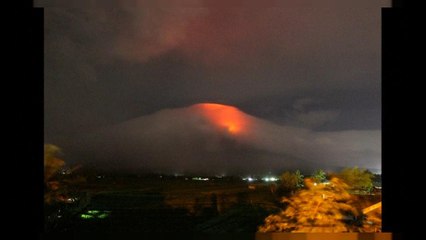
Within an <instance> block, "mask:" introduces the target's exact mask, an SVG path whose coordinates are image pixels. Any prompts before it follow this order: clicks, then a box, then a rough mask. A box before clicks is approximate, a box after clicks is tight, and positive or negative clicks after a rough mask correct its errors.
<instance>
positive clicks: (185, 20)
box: [35, 0, 390, 161]
mask: <svg viewBox="0 0 426 240" xmlns="http://www.w3.org/2000/svg"><path fill="white" fill-rule="evenodd" d="M253 2H254V3H253ZM259 2H262V3H261V4H259ZM35 5H36V6H40V7H45V87H44V92H45V122H44V123H45V128H44V129H45V140H46V141H48V142H51V143H57V144H60V143H62V142H64V143H69V142H78V140H76V139H79V136H81V135H84V134H86V133H87V132H91V131H94V130H95V129H97V128H99V127H108V126H111V125H115V124H118V123H120V122H124V121H127V120H130V119H133V118H136V117H138V116H142V115H149V114H152V113H154V112H157V111H159V110H161V109H165V108H179V107H183V106H189V105H191V104H195V103H199V102H207V101H213V102H221V103H225V104H230V105H235V106H238V107H240V108H241V109H243V110H244V111H246V112H249V113H250V114H252V115H254V116H258V117H260V118H262V119H265V120H267V121H270V122H273V123H274V124H277V125H279V126H286V127H294V128H298V129H304V130H306V131H308V132H311V133H310V134H312V135H310V134H308V135H307V136H309V137H310V138H312V139H314V140H315V139H322V138H323V135H319V134H320V133H321V131H327V132H340V133H342V134H343V133H345V134H343V135H344V136H345V137H340V138H344V139H346V138H350V137H354V138H357V136H358V135H356V134H354V133H353V132H352V131H355V132H363V133H364V131H366V132H375V131H380V127H381V119H380V118H381V116H380V111H381V102H380V99H381V96H380V77H381V76H380V49H381V47H380V29H381V27H380V26H381V23H380V19H381V17H380V14H381V9H380V8H381V7H386V6H390V1H385V0H383V1H369V0H361V1H349V0H346V1H342V0H327V1H314V0H306V1H239V0H235V1H216V0H214V1H213V0H212V1H210V0H205V1H201V0H188V1H178V0H170V1H169V0H158V1H154V0H129V1H121V0H120V1H105V0H92V1H82V0H77V1H51V0H45V1H42V0H37V1H35ZM300 99H310V100H309V101H306V102H303V101H301V102H299V103H297V101H298V100H300ZM293 105H295V106H293ZM299 105H300V106H299ZM297 108H299V109H297ZM265 129H269V128H266V127H265ZM279 129H281V130H276V131H277V132H280V131H284V130H282V128H279ZM301 132H304V131H300V133H301ZM298 134H299V132H298ZM365 134H366V133H365ZM319 136H321V137H319ZM324 136H325V135H324ZM327 136H328V135H327ZM339 136H340V135H339ZM339 136H338V135H336V136H333V139H336V138H339ZM202 139H204V138H202ZM220 139H222V138H220ZM279 139H280V138H279V137H277V140H276V141H277V142H280V141H281V140H279ZM224 141H225V140H224ZM348 141H349V140H348ZM244 144H246V145H247V144H248V145H250V144H249V143H244ZM336 144H338V143H336ZM246 145H244V147H246ZM258 145H259V144H254V143H253V144H251V145H250V147H246V151H249V152H250V151H251V153H252V154H254V152H256V154H258V155H259V156H264V155H265V151H266V152H268V154H271V155H270V156H269V157H265V158H267V159H280V158H281V157H282V153H281V152H279V151H275V150H274V151H272V150H271V149H269V148H267V147H266V146H265V147H263V148H261V147H259V148H256V147H253V146H258ZM213 146H215V145H213ZM339 146H340V145H339ZM373 152H374V151H373ZM366 153H369V151H367V152H366ZM277 154H278V155H277ZM335 154H337V153H335ZM236 155H238V154H236ZM353 155H354V156H355V155H357V154H355V153H354V154H353ZM218 158H219V157H218ZM336 158H337V157H336ZM352 158H353V159H355V157H352ZM354 161H355V160H354Z"/></svg>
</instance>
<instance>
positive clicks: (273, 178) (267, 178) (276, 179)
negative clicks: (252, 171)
mask: <svg viewBox="0 0 426 240" xmlns="http://www.w3.org/2000/svg"><path fill="white" fill-rule="evenodd" d="M262 180H263V181H265V182H276V181H278V178H276V177H264V178H262Z"/></svg>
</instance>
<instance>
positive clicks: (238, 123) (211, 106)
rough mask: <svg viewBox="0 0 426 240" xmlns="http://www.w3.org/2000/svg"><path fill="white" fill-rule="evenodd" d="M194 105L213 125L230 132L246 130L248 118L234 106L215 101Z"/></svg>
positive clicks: (235, 132)
mask: <svg viewBox="0 0 426 240" xmlns="http://www.w3.org/2000/svg"><path fill="white" fill-rule="evenodd" d="M195 107H196V108H197V109H199V110H200V111H201V112H202V114H203V115H204V116H206V117H207V119H208V120H210V121H211V122H212V123H213V124H214V125H215V126H217V127H219V128H222V129H226V130H227V131H228V132H229V133H231V134H238V133H242V132H244V131H246V130H247V127H248V122H249V120H248V119H247V117H245V116H244V115H245V114H244V113H242V112H241V111H240V110H239V109H238V108H236V107H232V106H227V105H222V104H216V103H200V104H197V105H195Z"/></svg>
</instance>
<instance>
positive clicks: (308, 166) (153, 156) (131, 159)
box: [77, 103, 381, 174]
mask: <svg viewBox="0 0 426 240" xmlns="http://www.w3.org/2000/svg"><path fill="white" fill-rule="evenodd" d="M77 145H78V147H77V148H78V149H79V154H80V155H79V156H80V157H81V158H84V159H88V160H90V161H92V162H93V163H94V164H95V165H96V166H98V167H101V168H102V167H104V168H115V169H127V170H129V171H140V170H149V171H161V172H169V173H176V172H181V173H209V174H224V173H226V174H236V173H238V174H246V173H252V174H261V173H265V172H278V173H279V172H280V171H283V170H285V169H286V170H294V169H301V170H304V171H311V170H313V169H318V168H321V169H326V170H333V169H337V168H341V167H352V166H358V167H365V168H370V169H377V168H380V161H381V160H380V157H381V153H380V131H367V130H362V131H361V130H348V131H339V132H315V131H312V130H309V129H304V128H297V127H292V126H285V125H278V124H275V123H272V122H270V121H267V120H263V119H260V118H257V117H254V116H251V115H249V114H247V113H244V112H243V111H241V110H239V109H238V108H236V107H234V106H229V105H223V104H217V103H200V104H195V105H192V106H189V107H184V108H176V109H165V110H161V111H159V112H156V113H154V114H151V115H146V116H142V117H138V118H135V119H131V120H129V121H126V122H122V123H120V124H117V125H114V126H111V127H109V128H106V129H102V130H99V131H97V132H96V133H92V134H90V136H86V137H84V138H83V139H80V141H79V142H78V144H77Z"/></svg>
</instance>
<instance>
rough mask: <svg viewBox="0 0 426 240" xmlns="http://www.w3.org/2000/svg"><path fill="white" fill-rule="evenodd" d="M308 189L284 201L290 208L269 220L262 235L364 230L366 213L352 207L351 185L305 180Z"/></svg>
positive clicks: (333, 181)
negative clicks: (265, 233)
mask: <svg viewBox="0 0 426 240" xmlns="http://www.w3.org/2000/svg"><path fill="white" fill-rule="evenodd" d="M305 186H306V189H304V190H301V191H299V192H298V193H296V194H295V195H294V196H292V197H291V198H284V199H283V202H284V203H286V204H288V205H287V208H286V209H285V210H283V211H282V212H280V213H279V214H273V215H270V216H268V217H267V218H266V219H265V223H264V225H262V226H260V227H259V232H351V231H360V228H362V219H363V216H362V211H360V210H359V209H356V208H355V207H353V206H352V205H351V203H352V200H353V197H352V196H351V195H350V194H349V193H348V192H347V189H348V185H347V184H345V183H344V182H343V181H342V180H340V179H338V178H332V179H331V180H330V182H329V183H327V184H325V183H321V184H315V181H314V180H313V179H305Z"/></svg>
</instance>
